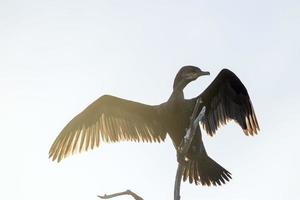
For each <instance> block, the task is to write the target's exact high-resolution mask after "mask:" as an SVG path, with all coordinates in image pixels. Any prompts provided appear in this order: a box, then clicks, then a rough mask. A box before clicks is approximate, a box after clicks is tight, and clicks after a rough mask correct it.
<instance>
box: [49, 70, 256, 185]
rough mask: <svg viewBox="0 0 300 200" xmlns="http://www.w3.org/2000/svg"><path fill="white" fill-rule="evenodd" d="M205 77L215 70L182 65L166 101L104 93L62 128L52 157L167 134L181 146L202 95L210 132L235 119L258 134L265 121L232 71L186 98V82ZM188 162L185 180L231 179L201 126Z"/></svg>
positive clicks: (204, 121) (151, 139)
mask: <svg viewBox="0 0 300 200" xmlns="http://www.w3.org/2000/svg"><path fill="white" fill-rule="evenodd" d="M204 75H209V72H205V71H202V70H201V69H199V68H198V67H194V66H184V67H182V68H181V69H180V70H179V72H178V73H177V75H176V77H175V80H174V84H173V91H172V94H171V96H170V98H169V99H168V100H167V101H166V102H164V103H162V104H160V105H153V106H152V105H146V104H142V103H138V102H133V101H130V100H126V99H121V98H118V97H114V96H110V95H104V96H101V97H100V98H98V99H97V100H96V101H94V102H93V103H91V104H90V105H89V106H88V107H87V108H86V109H84V110H83V111H82V112H81V113H79V114H78V115H77V116H75V117H74V118H73V119H72V120H71V121H70V122H69V123H68V124H67V125H66V126H65V127H64V128H63V129H62V131H61V132H60V134H59V135H58V136H57V138H56V139H55V141H54V142H53V144H52V146H51V148H50V150H49V157H50V158H51V159H52V160H53V161H55V160H56V161H58V162H59V161H61V160H62V159H64V158H66V157H67V156H68V155H71V154H74V153H76V152H82V151H86V150H89V149H93V148H95V147H99V146H100V144H101V143H102V142H119V141H124V140H127V141H135V142H161V141H164V140H165V138H166V136H167V135H169V137H170V138H171V139H172V142H173V144H174V146H175V148H176V150H178V148H179V146H180V144H181V142H182V140H183V138H184V136H185V133H186V129H187V128H188V126H189V120H190V117H191V115H192V112H193V109H194V106H195V103H196V101H197V100H198V99H200V100H201V102H202V103H201V106H200V108H199V109H200V110H201V109H202V108H203V107H204V106H205V113H204V116H203V117H202V119H201V120H200V124H201V125H202V127H203V129H204V130H205V131H206V133H207V134H209V135H210V136H213V135H214V134H215V133H216V131H217V129H218V128H219V127H221V126H222V125H225V124H227V123H228V122H229V121H231V120H233V121H235V122H236V123H237V124H238V125H239V126H240V127H241V128H242V130H243V132H244V133H245V134H246V135H255V134H257V132H258V131H259V125H258V121H257V119H256V115H255V112H254V109H253V105H252V103H251V100H250V97H249V94H248V92H247V89H246V87H245V86H244V84H243V83H242V82H241V81H240V79H239V78H238V77H237V76H236V75H235V74H234V73H233V72H231V71H230V70H228V69H223V70H222V71H221V72H220V73H219V74H218V75H217V77H216V78H215V79H214V81H213V82H212V83H211V84H210V85H209V86H208V87H207V88H206V89H205V90H204V92H202V93H201V94H200V95H199V96H197V97H195V98H192V99H185V98H184V93H183V89H184V88H185V87H186V85H187V84H189V83H190V82H191V81H194V80H196V79H197V78H198V77H200V76H204ZM179 160H180V159H179ZM185 160H187V164H186V165H185V168H184V170H183V180H187V179H188V180H189V182H190V183H193V182H194V183H195V184H202V185H208V186H210V185H221V184H222V183H223V184H224V183H225V182H226V181H229V179H230V178H231V173H230V172H229V171H227V170H226V169H224V168H223V167H222V166H221V165H219V164H218V163H217V162H216V161H214V160H213V159H211V158H210V157H209V156H208V155H207V152H206V150H205V148H204V144H203V141H202V136H201V131H200V126H199V127H197V130H196V134H195V136H194V138H193V141H192V143H191V146H190V149H189V151H188V154H187V156H186V158H185Z"/></svg>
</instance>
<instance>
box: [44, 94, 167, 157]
mask: <svg viewBox="0 0 300 200" xmlns="http://www.w3.org/2000/svg"><path fill="white" fill-rule="evenodd" d="M159 109H160V106H149V105H145V104H141V103H137V102H133V101H128V100H125V99H121V98H117V97H113V96H108V95H104V96H102V97H100V98H99V99H97V100H96V101H95V102H93V103H92V104H91V105H89V106H88V107H87V108H86V109H85V110H83V111H82V112H81V113H79V114H78V115H77V116H75V117H74V118H73V119H72V120H71V121H70V122H69V123H68V124H67V125H66V126H65V127H64V129H63V130H62V131H61V133H60V134H59V135H58V136H57V138H56V139H55V141H54V142H53V144H52V146H51V148H50V150H49V157H50V158H52V160H57V161H58V162H59V161H60V160H62V159H63V158H65V157H67V156H68V155H70V154H74V153H77V152H82V151H87V150H89V149H93V148H95V147H98V146H99V145H100V143H101V141H104V142H118V141H123V140H129V141H136V142H140V141H143V142H160V141H162V140H164V139H165V137H166V131H165V129H164V128H163V120H162V119H163V117H162V115H161V111H159Z"/></svg>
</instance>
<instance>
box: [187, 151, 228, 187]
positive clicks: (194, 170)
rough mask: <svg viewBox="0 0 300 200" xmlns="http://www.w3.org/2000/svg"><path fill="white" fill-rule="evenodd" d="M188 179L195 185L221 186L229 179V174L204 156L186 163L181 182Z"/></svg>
mask: <svg viewBox="0 0 300 200" xmlns="http://www.w3.org/2000/svg"><path fill="white" fill-rule="evenodd" d="M187 179H189V182H190V183H193V182H194V183H195V184H196V185H198V184H200V183H201V184H202V185H207V186H211V185H215V186H216V185H222V184H225V182H226V181H229V179H231V173H230V172H229V171H227V170H226V169H224V168H223V167H222V166H221V165H219V164H218V163H217V162H216V161H214V160H213V159H211V158H210V157H208V156H207V155H206V154H202V155H201V156H197V158H192V159H191V160H189V161H188V162H187V164H186V165H185V168H184V171H183V181H186V180H187Z"/></svg>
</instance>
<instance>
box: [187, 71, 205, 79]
mask: <svg viewBox="0 0 300 200" xmlns="http://www.w3.org/2000/svg"><path fill="white" fill-rule="evenodd" d="M205 75H210V73H209V72H205V71H201V70H199V71H198V72H196V73H190V74H187V76H186V77H187V78H188V79H190V80H195V79H197V78H199V77H200V76H205Z"/></svg>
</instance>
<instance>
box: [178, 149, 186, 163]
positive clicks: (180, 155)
mask: <svg viewBox="0 0 300 200" xmlns="http://www.w3.org/2000/svg"><path fill="white" fill-rule="evenodd" d="M187 161H188V158H187V157H186V154H185V153H183V152H182V151H181V150H180V149H178V150H177V162H178V163H180V164H181V165H186V164H187Z"/></svg>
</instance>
